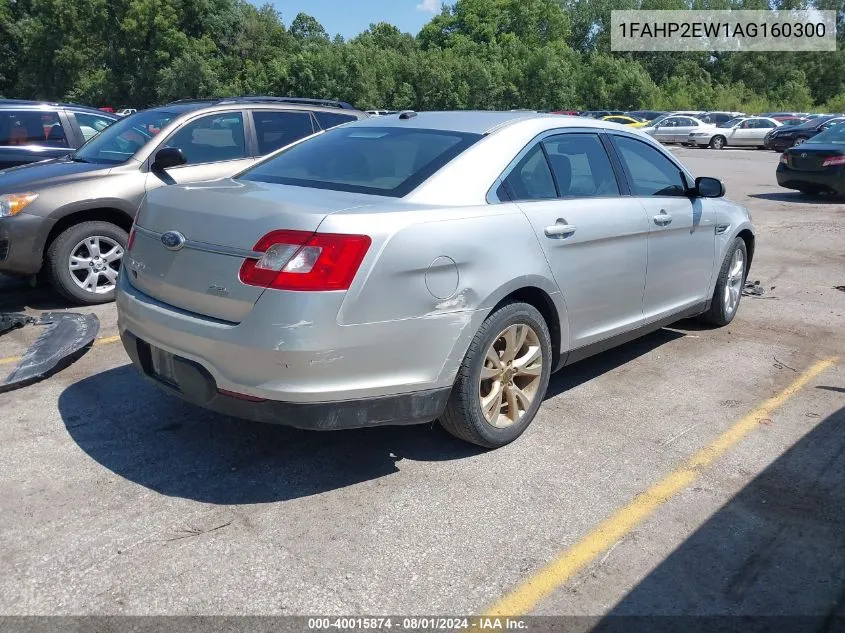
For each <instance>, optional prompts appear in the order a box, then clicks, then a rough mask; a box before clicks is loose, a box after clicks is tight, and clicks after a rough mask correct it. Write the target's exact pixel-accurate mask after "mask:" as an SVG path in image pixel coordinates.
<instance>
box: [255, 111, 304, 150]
mask: <svg viewBox="0 0 845 633" xmlns="http://www.w3.org/2000/svg"><path fill="white" fill-rule="evenodd" d="M252 120H253V122H254V123H255V133H256V135H257V136H258V153H259V155H261V156H264V155H265V154H269V153H270V152H275V151H276V150H277V149H279V148H280V147H284V146H285V145H290V144H291V143H295V142H296V141H298V140H299V139H303V138H305V137H306V136H311V135H312V134H313V133H314V125H313V123H312V122H311V115H310V114H309V113H308V112H296V111H293V110H287V111H281V112H273V111H270V110H254V111H253V112H252Z"/></svg>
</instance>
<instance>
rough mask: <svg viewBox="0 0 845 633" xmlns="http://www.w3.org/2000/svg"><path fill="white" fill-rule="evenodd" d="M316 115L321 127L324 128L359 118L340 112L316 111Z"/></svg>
mask: <svg viewBox="0 0 845 633" xmlns="http://www.w3.org/2000/svg"><path fill="white" fill-rule="evenodd" d="M314 116H315V117H317V123H319V124H320V127H321V128H323V129H324V130H328V129H329V128H333V127H335V126H336V125H341V124H343V123H349V122H350V121H357V120H358V117H356V116H353V115H351V114H338V113H337V112H315V113H314Z"/></svg>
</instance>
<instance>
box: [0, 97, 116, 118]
mask: <svg viewBox="0 0 845 633" xmlns="http://www.w3.org/2000/svg"><path fill="white" fill-rule="evenodd" d="M12 109H14V110H75V111H78V112H90V113H92V114H93V113H97V114H102V115H105V116H107V117H111V118H113V119H114V118H117V117H115V115H114V114H113V113H111V112H104V111H103V110H98V109H96V108H92V107H89V106H84V105H78V104H76V103H60V102H52V101H30V100H28V99H0V110H12Z"/></svg>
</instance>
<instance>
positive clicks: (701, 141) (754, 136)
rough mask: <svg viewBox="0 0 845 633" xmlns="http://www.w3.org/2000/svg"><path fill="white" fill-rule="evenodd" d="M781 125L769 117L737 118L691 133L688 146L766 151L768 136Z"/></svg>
mask: <svg viewBox="0 0 845 633" xmlns="http://www.w3.org/2000/svg"><path fill="white" fill-rule="evenodd" d="M781 125H782V124H781V122H780V121H776V120H775V119H770V118H768V117H762V116H757V117H737V118H736V119H731V120H730V121H725V122H724V123H720V124H719V125H717V126H715V127H708V128H706V129H701V130H694V131H692V132H690V134H689V136H688V137H687V140H686V144H687V145H692V146H694V147H711V148H713V149H723V148H725V147H727V146H728V145H731V146H737V147H759V148H761V149H765V142H764V139H765V137H766V134H768V133H769V132H771V131H772V130H773V129H775V128H776V127H780V126H781Z"/></svg>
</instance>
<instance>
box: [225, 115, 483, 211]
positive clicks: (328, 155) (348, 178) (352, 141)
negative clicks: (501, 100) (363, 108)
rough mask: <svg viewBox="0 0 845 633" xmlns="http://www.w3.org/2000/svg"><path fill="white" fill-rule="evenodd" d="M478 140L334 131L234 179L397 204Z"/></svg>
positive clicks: (404, 131) (436, 133)
mask: <svg viewBox="0 0 845 633" xmlns="http://www.w3.org/2000/svg"><path fill="white" fill-rule="evenodd" d="M480 138H481V135H480V134H467V133H463V132H452V131H446V130H423V129H415V128H394V127H342V128H334V129H333V130H329V131H328V132H325V133H323V134H321V135H319V136H315V137H314V138H311V139H309V140H307V141H304V142H303V143H300V144H298V145H294V146H292V147H290V148H288V149H286V150H282V152H281V153H278V154H275V155H274V156H272V157H271V158H269V159H267V160H265V161H263V162H261V163H259V164H258V165H256V166H255V167H253V168H251V169H249V170H247V171H245V172H243V173H242V174H241V175H240V176H237V178H238V179H241V180H254V181H258V182H272V183H278V184H283V185H295V186H298V187H313V188H315V189H332V190H335V191H350V192H354V193H369V194H375V195H381V196H392V197H396V198H401V197H402V196H404V195H406V194H408V193H409V192H411V191H412V190H413V189H414V188H415V187H417V185H419V184H420V183H422V182H423V181H424V180H426V179H427V178H429V177H430V176H431V175H432V174H434V173H435V172H436V171H437V170H439V169H440V168H441V167H443V165H445V164H446V163H448V162H449V161H450V160H452V159H453V158H455V156H457V155H458V154H460V153H461V152H463V151H464V150H465V149H467V148H468V147H469V146H470V145H472V144H473V143H475V142H476V141H478V140H479V139H480Z"/></svg>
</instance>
